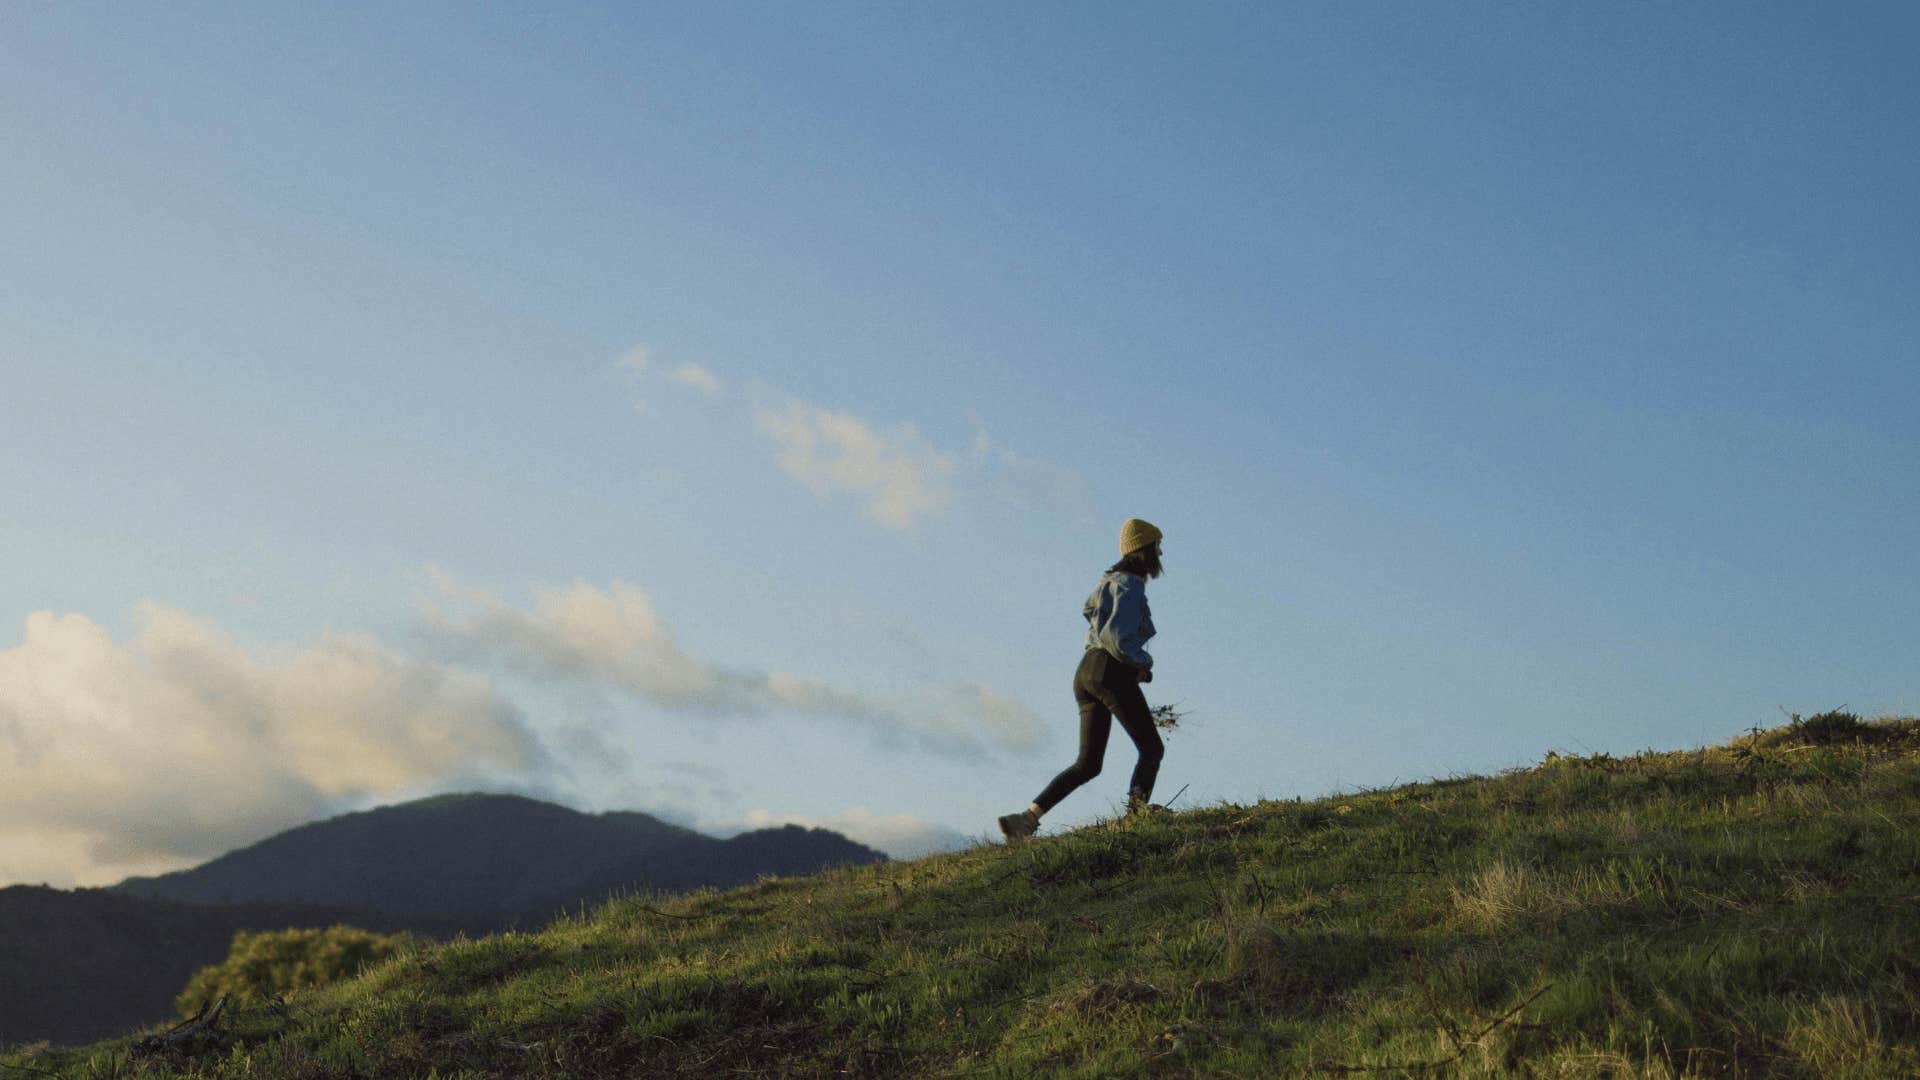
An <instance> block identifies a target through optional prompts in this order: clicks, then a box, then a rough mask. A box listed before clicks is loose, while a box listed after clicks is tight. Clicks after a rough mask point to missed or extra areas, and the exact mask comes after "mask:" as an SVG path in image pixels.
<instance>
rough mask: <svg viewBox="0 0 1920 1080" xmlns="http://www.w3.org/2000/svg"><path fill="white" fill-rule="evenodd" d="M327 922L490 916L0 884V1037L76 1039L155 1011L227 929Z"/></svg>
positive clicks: (379, 926)
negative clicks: (216, 902) (177, 899)
mask: <svg viewBox="0 0 1920 1080" xmlns="http://www.w3.org/2000/svg"><path fill="white" fill-rule="evenodd" d="M335 923H347V924H349V925H352V926H359V927H364V928H366V929H368V930H378V931H382V932H386V933H391V932H393V931H396V930H402V929H406V930H413V931H415V932H418V933H423V934H427V935H428V936H431V937H439V938H446V937H451V936H452V935H453V934H454V933H456V932H459V931H466V932H469V933H474V934H479V933H484V932H486V931H488V930H489V929H491V928H492V926H493V920H492V919H490V918H471V919H461V918H457V917H433V916H427V915H413V916H395V915H389V914H386V913H384V912H378V911H361V910H352V909H347V908H317V907H302V906H293V905H285V904H247V905H241V906H234V907H202V906H199V905H194V904H179V903H174V902H172V901H166V900H142V899H139V898H137V897H132V896H118V895H115V894H113V893H110V892H108V891H106V890H104V889H80V890H77V891H72V892H69V891H67V890H64V889H49V888H46V887H45V886H38V885H17V886H14V887H13V888H10V889H0V1046H4V1045H8V1044H18V1043H28V1042H37V1041H39V1040H42V1039H46V1040H49V1041H52V1042H56V1043H73V1042H84V1041H87V1040H89V1039H101V1038H106V1037H108V1036H111V1035H118V1034H121V1033H123V1032H126V1031H128V1030H131V1029H133V1028H136V1027H139V1026H140V1025H142V1024H148V1023H152V1022H154V1021H156V1020H161V1019H164V1018H165V1017H166V1016H167V1015H168V1014H170V1013H171V1012H172V1011H173V998H174V995H175V994H178V993H179V992H180V990H181V988H182V987H184V986H185V985H186V983H187V979H188V978H189V977H190V976H191V975H192V974H193V973H194V972H195V971H198V970H200V968H201V966H202V965H205V964H211V963H215V962H217V961H219V960H220V959H221V958H222V957H224V956H226V955H227V947H228V945H229V944H230V943H231V942H232V941H233V935H234V932H235V931H237V930H278V929H282V928H284V927H289V926H332V925H334V924H335Z"/></svg>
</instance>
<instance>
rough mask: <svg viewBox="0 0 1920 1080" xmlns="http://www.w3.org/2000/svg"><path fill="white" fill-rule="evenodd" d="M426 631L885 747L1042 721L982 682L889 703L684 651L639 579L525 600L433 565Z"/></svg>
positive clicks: (441, 640) (679, 706)
mask: <svg viewBox="0 0 1920 1080" xmlns="http://www.w3.org/2000/svg"><path fill="white" fill-rule="evenodd" d="M427 573H428V578H429V581H430V583H431V585H432V587H433V596H432V598H431V599H430V600H429V601H428V602H427V603H426V604H425V605H424V606H423V608H422V612H421V617H422V621H423V632H424V634H425V636H426V638H427V640H428V641H430V642H431V643H433V644H434V646H435V647H436V648H438V649H440V650H441V651H442V652H443V653H444V654H445V655H446V656H447V657H448V658H449V659H450V660H457V661H459V662H461V663H467V664H476V665H492V664H497V665H499V666H501V667H502V668H504V669H506V670H510V671H513V672H515V673H517V674H519V675H521V676H523V677H526V678H529V679H533V680H537V681H541V682H546V683H554V684H561V685H571V686H576V687H592V688H598V689H602V690H608V691H613V692H618V693H622V694H625V695H627V696H630V697H632V698H635V699H638V700H641V701H645V702H648V703H650V704H653V705H656V706H659V707H661V708H664V709H668V710H672V711H675V712H680V713H685V714H690V715H694V716H700V717H706V718H710V719H714V720H721V721H741V720H747V719H753V718H762V717H770V716H776V715H780V714H787V713H803V714H808V715H816V716H821V717H824V718H828V719H832V720H837V721H839V722H841V723H843V724H845V725H847V726H848V727H850V728H853V729H857V730H860V731H863V732H864V733H865V734H867V735H868V736H869V737H870V738H872V739H873V740H874V741H875V742H877V743H878V744H880V745H882V746H886V747H892V748H896V749H904V748H915V749H922V750H927V751H931V752H934V753H939V754H943V755H947V756H952V757H959V758H979V757H981V756H983V755H984V754H985V753H987V752H988V751H989V750H990V749H993V748H1004V749H1010V750H1024V749H1029V748H1031V747H1032V746H1033V745H1034V744H1035V743H1036V742H1037V741H1038V740H1039V737H1040V731H1041V727H1040V722H1039V719H1038V718H1037V717H1035V716H1034V715H1033V714H1032V712H1031V711H1030V710H1028V709H1026V708H1025V707H1024V706H1022V705H1021V704H1020V703H1018V702H1016V701H1014V700H1012V699H1010V698H1007V697H1004V696H1001V695H999V694H996V693H994V692H993V691H992V690H990V689H988V688H986V687H983V686H978V685H968V684H962V685H948V686H932V687H927V688H925V689H923V690H922V691H920V692H918V693H917V694H914V695H912V696H911V697H910V699H909V700H906V701H902V702H893V701H882V700H878V699H875V698H872V697H869V696H868V695H865V694H861V693H859V692H856V691H852V690H847V689H844V688H841V687H836V686H833V685H831V684H828V683H825V682H821V681H819V680H817V679H811V678H808V677H805V676H802V675H796V674H792V673H790V672H783V671H754V670H748V669H741V668H731V667H723V666H721V665H718V664H714V663H711V662H709V661H706V660H702V659H699V658H697V657H694V656H692V655H690V654H688V653H687V651H686V650H685V649H683V648H682V647H681V646H680V644H679V642H677V641H676V640H674V637H673V634H672V633H671V631H669V630H668V628H667V626H666V624H665V623H664V622H662V620H661V619H660V616H659V613H658V612H657V611H656V610H655V609H654V605H653V601H652V599H651V598H650V597H649V596H648V595H647V593H646V591H645V590H643V589H641V588H640V587H639V586H637V585H632V584H628V583H627V582H623V581H615V582H613V583H612V584H610V585H608V586H607V587H605V588H597V587H595V586H593V585H589V584H587V583H585V582H581V581H576V582H574V583H572V584H571V585H566V586H561V587H558V588H549V589H542V590H538V591H537V592H536V593H535V596H534V603H533V606H532V607H531V608H530V609H523V608H519V607H515V606H514V605H512V604H509V603H507V602H506V601H504V600H502V599H501V598H499V597H498V596H495V595H494V594H492V593H490V592H487V591H486V590H484V589H478V588H474V587H472V586H468V585H465V584H462V583H460V582H459V581H456V580H455V579H454V578H453V577H452V576H451V575H449V574H447V573H445V572H444V571H441V570H440V569H438V568H437V567H428V569H427Z"/></svg>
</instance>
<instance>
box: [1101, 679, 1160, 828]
mask: <svg viewBox="0 0 1920 1080" xmlns="http://www.w3.org/2000/svg"><path fill="white" fill-rule="evenodd" d="M1111 672H1112V677H1111V678H1109V679H1107V680H1106V684H1105V686H1104V687H1102V689H1104V690H1106V691H1107V699H1108V700H1107V702H1106V704H1107V707H1108V708H1110V709H1112V710H1113V715H1114V717H1115V718H1117V719H1118V720H1119V721H1120V726H1121V727H1123V728H1125V729H1126V731H1127V737H1128V738H1130V739H1132V740H1133V745H1134V746H1135V747H1136V748H1137V749H1138V750H1139V751H1140V760H1139V762H1138V763H1136V764H1135V765H1134V767H1133V779H1132V780H1131V781H1130V782H1129V783H1128V784H1127V799H1128V801H1129V802H1139V803H1143V804H1144V803H1146V802H1149V801H1151V799H1152V797H1153V782H1154V780H1155V779H1156V778H1158V777H1159V775H1160V759H1161V758H1162V757H1164V756H1165V755H1166V752H1167V748H1166V744H1164V743H1162V742H1161V741H1160V732H1159V731H1157V730H1155V729H1154V726H1153V712H1152V710H1150V709H1148V708H1147V695H1145V694H1143V693H1141V692H1140V682H1139V680H1138V678H1136V677H1135V676H1134V674H1133V672H1132V671H1130V670H1128V669H1127V667H1126V665H1124V664H1113V665H1111Z"/></svg>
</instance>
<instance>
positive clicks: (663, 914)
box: [634, 904, 719, 919]
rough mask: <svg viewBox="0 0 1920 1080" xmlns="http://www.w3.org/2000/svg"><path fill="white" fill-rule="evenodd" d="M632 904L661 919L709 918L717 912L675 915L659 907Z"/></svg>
mask: <svg viewBox="0 0 1920 1080" xmlns="http://www.w3.org/2000/svg"><path fill="white" fill-rule="evenodd" d="M634 906H635V907H637V908H639V909H640V910H641V911H644V912H646V913H647V914H649V915H658V916H660V917H661V918H663V919H711V918H713V917H714V916H715V915H718V914H719V912H717V911H709V912H707V913H706V914H704V915H675V914H674V913H673V912H671V911H661V910H660V909H659V908H650V907H648V906H647V905H645V904H635V905H634Z"/></svg>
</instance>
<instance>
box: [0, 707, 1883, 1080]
mask: <svg viewBox="0 0 1920 1080" xmlns="http://www.w3.org/2000/svg"><path fill="white" fill-rule="evenodd" d="M1840 715H1842V716H1844V714H1840ZM1815 721H1818V722H1817V723H1816V722H1814V721H1796V723H1795V724H1794V725H1789V726H1788V727H1785V728H1781V729H1778V730H1776V731H1771V732H1758V733H1755V734H1754V735H1752V736H1748V737H1744V738H1742V739H1740V740H1736V741H1735V742H1734V743H1733V744H1731V745H1729V746H1725V747H1718V748H1712V749H1706V750H1698V751H1687V752H1676V753H1648V754H1643V755H1639V756H1636V757H1630V758H1618V759H1616V758H1612V757H1609V756H1606V755H1593V756H1583V757H1569V756H1563V755H1559V754H1552V755H1549V756H1548V758H1547V760H1546V761H1545V762H1543V763H1542V764H1541V765H1540V766H1539V767H1537V768H1533V769H1528V770H1519V771H1512V772H1508V773H1504V774H1502V775H1499V776H1495V777H1477V778H1456V779H1450V780H1445V781H1436V782H1431V783H1424V784H1412V785H1407V786H1404V787H1398V788H1393V789H1390V790H1381V791H1368V792H1360V793H1355V794H1351V795H1346V796H1341V797H1338V798H1333V799H1327V800H1321V801H1318V802H1313V803H1299V802H1263V803H1259V804H1256V805H1251V806H1239V805H1232V804H1222V805H1219V806H1213V807H1205V808H1200V809H1195V810H1190V811H1186V812H1182V813H1169V814H1163V815H1154V816H1149V817H1145V818H1142V819H1137V820H1121V821H1108V822H1101V823H1097V824H1095V825H1093V826H1089V827H1087V828H1084V829H1081V830H1077V831H1075V832H1072V833H1069V834H1066V835H1063V836H1057V837H1043V838H1040V839H1038V840H1036V841H1034V842H1032V843H1030V844H1026V845H1022V846H1019V847H1014V848H1005V847H999V846H993V847H983V848H978V849H974V850H971V851H966V852H959V853H955V854H951V855H943V856H936V857H931V858H926V859H921V860H918V861H915V862H910V863H892V864H883V865H879V866H872V867H861V868H855V869H844V870H837V871H830V872H828V873H825V874H821V875H818V876H816V877H811V878H804V879H798V878H796V879H769V880H764V881H762V882H760V883H759V884H756V885H754V886H750V887H747V888H743V889H736V890H733V891H731V892H726V893H717V892H704V893H697V894H693V895H689V896H682V897H672V898H660V897H647V896H634V897H629V898H626V899H622V900H618V901H615V902H612V903H610V904H608V905H606V906H604V907H603V908H601V909H600V910H598V911H596V912H593V913H592V914H590V915H585V916H582V917H579V918H572V919H564V920H561V921H559V922H556V923H554V924H553V925H551V926H549V927H548V928H546V929H545V930H544V931H542V932H540V933H538V934H509V935H501V936H499V937H490V938H483V939H479V940H473V941H457V942H454V943H451V944H447V945H441V946H431V945H420V946H416V947H413V948H411V949H408V950H407V951H405V952H403V953H402V954H401V955H399V956H397V957H395V958H393V959H391V960H388V961H386V962H385V963H382V964H380V965H378V966H376V967H374V968H372V969H369V970H368V971H366V972H365V973H364V974H362V975H361V976H360V977H359V978H357V979H354V980H351V981H348V982H344V983H340V984H337V985H333V986H328V987H323V988H320V989H315V990H310V991H306V992H304V993H302V994H300V995H299V996H297V997H295V998H293V999H292V1001H291V1002H290V1003H289V1004H288V1005H287V1006H286V1007H285V1008H282V1009H272V1008H249V1009H242V1010H240V1011H239V1012H238V1013H237V1014H236V1016H235V1017H234V1020H233V1024H232V1030H231V1034H230V1037H229V1039H228V1042H227V1044H226V1046H225V1047H224V1048H223V1049H222V1050H220V1051H218V1052H216V1053H212V1054H208V1055H206V1056H203V1057H200V1058H196V1059H185V1058H176V1059H171V1060H163V1059H156V1060H151V1061H145V1062H142V1061H135V1060H131V1055H130V1042H131V1040H119V1041H115V1042H109V1043H103V1044H100V1045H98V1046H95V1047H91V1048H86V1049H81V1050H62V1051H44V1052H40V1053H34V1054H15V1055H13V1056H11V1057H7V1056H0V1061H6V1062H8V1063H11V1064H12V1065H15V1066H20V1067H27V1068H36V1069H44V1070H50V1071H55V1072H58V1073H60V1074H62V1075H73V1076H81V1077H90V1076H97V1077H105V1076H121V1077H148V1076H155V1077H157V1076H178V1075H185V1076H203V1077H223V1078H226V1077H233V1078H237V1077H281V1076H292V1077H311V1078H315V1080H319V1078H345V1077H367V1076H435V1077H454V1076H466V1077H479V1076H528V1077H567V1076H578V1077H594V1076H621V1075H645V1076H674V1075H687V1076H716V1075H726V1074H728V1073H745V1074H750V1075H753V1074H759V1075H789V1076H817V1075H823V1074H829V1073H841V1074H851V1075H858V1076H889V1075H961V1076H964V1075H982V1076H995V1075H1004V1076H1026V1075H1035V1074H1047V1075H1060V1076H1088V1077H1093V1076H1143V1075H1162V1074H1164V1075H1180V1076H1223V1077H1225V1076H1249V1075H1263V1076H1264V1075H1279V1076H1287V1075H1316V1074H1318V1075H1349V1074H1352V1075H1357V1074H1360V1073H1363V1072H1380V1073H1384V1074H1386V1075H1407V1074H1409V1073H1415V1074H1417V1073H1433V1074H1441V1075H1457V1076H1509V1075H1536V1076H1634V1077H1638V1076H1668V1077H1684V1076H1797V1077H1809V1078H1811V1077H1895V1076H1911V1075H1915V1074H1916V1073H1920V1050H1917V1049H1916V1048H1917V1047H1920V991H1917V990H1916V989H1915V987H1920V828H1916V826H1920V803H1917V802H1916V799H1917V798H1920V722H1916V721H1913V720H1898V721H1884V722H1871V723H1868V722H1861V721H1858V720H1857V719H1854V720H1847V719H1833V718H1832V715H1831V714H1829V715H1828V716H1827V717H1826V718H1825V719H1823V718H1819V717H1816V718H1815ZM0 1074H5V1071H4V1070H0Z"/></svg>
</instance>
